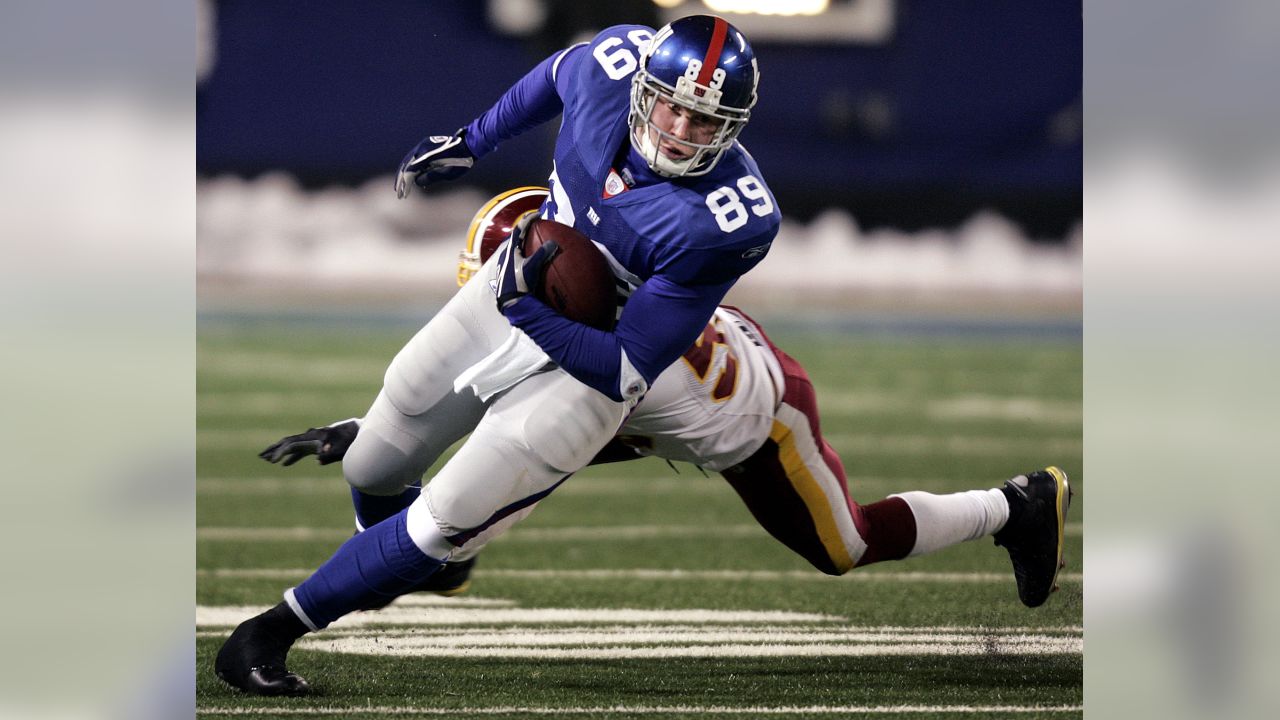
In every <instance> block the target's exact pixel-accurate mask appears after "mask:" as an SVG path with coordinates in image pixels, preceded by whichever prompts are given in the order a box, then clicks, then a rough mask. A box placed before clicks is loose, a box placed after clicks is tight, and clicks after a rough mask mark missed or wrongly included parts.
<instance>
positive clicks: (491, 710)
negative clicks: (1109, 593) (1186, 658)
mask: <svg viewBox="0 0 1280 720" xmlns="http://www.w3.org/2000/svg"><path fill="white" fill-rule="evenodd" d="M1083 711H1084V706H1083V705H787V706H775V707H728V706H724V705H663V706H645V705H607V706H595V707H531V706H518V705H506V706H495V707H471V708H467V707H463V708H440V707H425V706H415V705H357V706H350V707H289V706H284V705H281V706H273V707H239V706H227V707H217V706H214V707H198V708H196V714H197V715H298V716H311V715H340V716H347V715H450V716H452V715H463V716H465V715H747V716H760V715H798V716H806V715H809V716H812V715H908V714H912V715H928V714H940V715H978V714H983V715H997V714H1006V713H1009V714H1013V713H1018V714H1026V713H1031V714H1051V713H1052V714H1059V713H1079V712H1083Z"/></svg>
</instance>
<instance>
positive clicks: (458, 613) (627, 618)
mask: <svg viewBox="0 0 1280 720" xmlns="http://www.w3.org/2000/svg"><path fill="white" fill-rule="evenodd" d="M266 609H267V608H265V607H254V606H241V605H197V606H196V627H234V626H235V625H238V624H239V623H240V622H241V621H243V620H245V619H246V618H250V617H253V616H254V615H257V614H258V613H261V612H263V611H265V610H266ZM840 620H843V618H841V617H839V616H837V615H825V614H822V613H798V612H787V611H785V610H701V609H693V610H632V609H579V608H527V609H521V608H461V607H456V608H455V607H426V608H424V607H415V606H404V605H400V604H398V603H397V604H393V605H390V606H388V607H386V608H383V609H382V610H379V611H378V612H376V613H352V614H350V615H347V616H345V617H343V618H340V619H339V620H338V621H337V622H335V623H333V625H332V626H331V627H334V628H349V627H363V626H366V625H490V624H510V623H527V624H555V623H560V624H564V623H629V624H635V623H733V624H745V623H824V622H838V621H840Z"/></svg>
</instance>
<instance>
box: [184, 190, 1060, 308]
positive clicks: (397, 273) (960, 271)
mask: <svg viewBox="0 0 1280 720" xmlns="http://www.w3.org/2000/svg"><path fill="white" fill-rule="evenodd" d="M391 186H392V180H391V178H390V177H377V178H372V179H370V180H369V181H368V182H366V183H364V184H363V185H361V186H360V187H357V188H345V187H330V188H326V189H324V190H320V191H306V190H303V189H302V188H301V187H299V185H298V182H297V181H296V180H295V179H294V178H292V177H291V176H289V175H287V174H285V173H278V172H277V173H267V174H264V175H262V176H260V177H258V178H255V179H250V180H246V179H241V178H237V177H234V176H222V177H217V178H212V179H206V180H201V181H199V182H198V184H197V187H196V197H197V202H198V204H199V207H200V213H199V215H198V218H197V220H198V222H197V228H198V233H197V242H196V270H197V272H198V273H199V274H200V275H201V276H202V277H205V278H233V279H237V280H241V281H250V282H257V283H261V284H264V285H268V284H271V285H277V286H278V285H281V284H285V285H288V284H294V285H297V286H307V285H312V286H314V285H316V284H317V283H319V284H322V285H324V286H328V287H331V288H332V287H334V286H338V285H345V286H348V287H351V286H361V285H363V286H377V285H381V286H385V285H386V284H387V283H402V284H405V285H409V286H412V285H417V286H419V287H420V288H424V289H430V288H436V289H437V290H439V291H441V292H449V291H451V288H450V286H451V285H452V279H453V275H454V268H455V267H456V264H457V254H458V251H459V250H461V249H462V246H463V244H464V242H465V233H466V230H467V226H468V223H469V222H470V220H471V217H472V215H473V214H474V213H475V211H476V210H477V209H479V208H480V206H481V205H482V204H484V202H485V201H486V200H487V199H488V195H487V194H486V193H483V192H481V191H478V190H476V189H473V188H469V187H466V186H459V187H457V188H456V189H451V191H449V192H445V193H441V194H438V195H435V196H431V197H427V196H424V195H420V194H415V195H413V196H412V197H411V198H410V199H409V200H406V201H400V200H397V199H396V197H395V194H394V193H393V192H391ZM1082 236H1083V230H1082V228H1080V227H1079V226H1077V228H1076V229H1075V230H1073V231H1072V233H1071V234H1070V236H1069V237H1068V238H1067V242H1065V243H1063V244H1047V243H1033V242H1031V241H1030V240H1029V239H1028V238H1027V237H1026V236H1025V235H1024V233H1023V232H1022V231H1021V230H1020V229H1019V228H1018V227H1017V226H1016V225H1015V224H1014V223H1012V222H1010V221H1009V220H1008V219H1006V218H1004V217H1001V216H1000V215H998V214H996V213H993V212H980V213H978V214H976V215H974V216H973V217H971V218H970V219H969V220H968V221H967V222H965V223H963V224H961V225H960V226H958V227H956V228H955V229H952V230H923V231H920V232H917V233H904V232H901V231H898V230H891V229H882V230H874V231H867V230H864V229H862V228H860V227H859V226H858V224H857V221H856V220H855V219H854V218H853V216H851V215H850V214H849V213H848V212H847V211H845V210H839V209H833V210H828V211H826V212H824V213H822V214H820V215H818V216H817V217H815V218H814V219H813V220H812V221H810V222H808V223H807V224H802V223H799V222H796V221H794V220H792V219H790V218H785V219H784V222H783V224H782V227H781V229H780V230H779V233H778V238H777V240H776V241H775V242H774V244H773V247H772V248H771V249H770V251H769V257H768V258H767V262H765V263H764V264H763V265H761V267H760V268H759V269H758V270H756V271H755V272H752V273H749V274H748V275H747V276H746V277H744V278H743V279H742V281H741V282H740V283H739V286H740V287H741V288H742V289H744V290H746V291H748V292H768V291H773V290H779V289H789V290H796V289H801V288H803V289H805V290H806V291H815V290H816V291H822V290H830V291H838V292H844V291H848V290H850V289H854V290H863V291H886V290H900V291H901V290H905V291H920V290H927V291H929V292H931V293H936V292H946V291H958V292H975V291H977V292H998V293H1016V294H1019V295H1023V296H1027V295H1030V296H1044V295H1046V294H1059V295H1062V294H1079V292H1080V290H1081V288H1082V287H1083V272H1082V258H1083V252H1082V247H1083V243H1082V240H1081V239H1082Z"/></svg>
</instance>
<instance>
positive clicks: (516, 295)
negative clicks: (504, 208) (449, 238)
mask: <svg viewBox="0 0 1280 720" xmlns="http://www.w3.org/2000/svg"><path fill="white" fill-rule="evenodd" d="M536 219H538V216H537V213H529V214H528V215H526V216H525V217H524V218H523V219H522V220H520V222H518V223H516V226H515V227H513V228H511V238H510V239H509V240H508V241H507V245H506V247H504V248H502V257H501V259H500V260H499V262H498V289H497V293H498V310H499V311H502V310H506V309H507V308H509V307H511V306H512V305H514V304H515V303H516V301H518V300H519V299H520V298H522V297H524V296H525V295H528V294H529V293H533V294H535V295H536V294H537V293H538V288H540V287H541V286H542V269H543V267H545V266H546V264H547V263H549V262H551V259H552V258H554V257H555V256H556V255H557V254H558V253H559V252H560V245H559V244H557V243H556V241H555V240H547V241H546V242H544V243H542V245H541V246H540V247H539V248H538V249H537V250H536V251H535V252H534V253H533V254H532V255H530V256H529V257H527V258H526V257H525V256H524V253H522V252H521V251H520V248H521V246H523V245H524V236H525V233H527V232H528V231H529V225H531V224H532V223H533V221H534V220H536Z"/></svg>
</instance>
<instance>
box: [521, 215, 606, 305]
mask: <svg viewBox="0 0 1280 720" xmlns="http://www.w3.org/2000/svg"><path fill="white" fill-rule="evenodd" d="M547 240H555V241H556V244H557V245H559V246H560V252H559V253H558V254H557V255H556V256H555V257H553V258H551V262H550V263H548V264H547V266H546V267H545V269H544V270H543V273H544V274H543V279H542V288H541V290H540V291H539V292H538V295H537V297H538V299H539V300H542V301H543V302H545V303H546V304H547V305H550V306H551V307H552V308H553V309H554V310H555V311H556V312H558V313H560V314H561V315H564V316H565V317H567V318H569V319H570V320H574V321H576V322H580V323H582V324H584V325H590V326H591V327H593V328H595V329H597V330H612V329H613V325H614V321H615V319H616V315H617V303H618V294H617V289H616V286H615V285H614V278H613V271H611V270H610V269H609V261H608V260H606V259H605V257H604V253H602V252H600V249H599V248H597V247H596V246H595V243H593V242H591V241H590V240H589V239H587V236H586V235H583V234H582V233H580V232H578V231H577V230H574V229H573V228H571V227H569V226H568V225H562V224H560V223H558V222H555V221H554V220H543V219H538V220H534V221H533V222H532V223H531V224H530V226H529V229H528V231H527V232H526V233H525V239H524V247H522V248H521V250H522V251H523V252H524V256H525V257H529V256H530V255H532V254H533V253H534V252H537V250H538V248H540V247H542V243H544V242H546V241H547Z"/></svg>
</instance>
